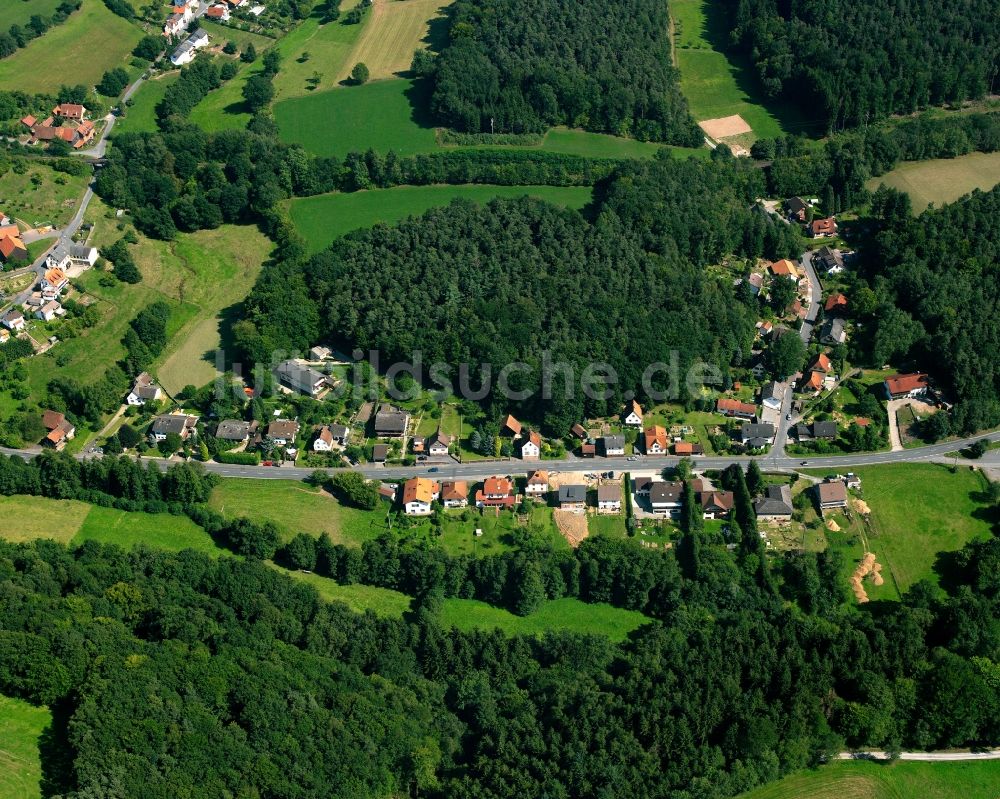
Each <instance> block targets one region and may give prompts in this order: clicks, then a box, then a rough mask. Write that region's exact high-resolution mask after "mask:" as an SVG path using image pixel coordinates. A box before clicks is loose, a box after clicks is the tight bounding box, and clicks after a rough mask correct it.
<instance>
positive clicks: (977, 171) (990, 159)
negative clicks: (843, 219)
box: [868, 152, 1000, 214]
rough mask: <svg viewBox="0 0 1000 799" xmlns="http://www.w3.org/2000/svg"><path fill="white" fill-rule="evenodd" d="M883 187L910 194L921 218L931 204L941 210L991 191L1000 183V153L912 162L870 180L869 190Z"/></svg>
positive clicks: (969, 154)
mask: <svg viewBox="0 0 1000 799" xmlns="http://www.w3.org/2000/svg"><path fill="white" fill-rule="evenodd" d="M883 183H884V184H885V185H886V186H890V187H892V188H894V189H898V190H899V191H904V192H906V193H907V194H909V195H910V202H911V204H912V205H913V212H914V213H915V214H919V213H921V212H922V211H924V210H926V209H927V206H929V205H930V204H931V203H934V205H935V206H937V207H940V206H942V205H944V204H945V203H950V202H954V201H955V200H957V199H959V198H960V197H962V196H963V195H965V194H969V193H970V192H971V191H973V190H974V189H982V190H983V191H989V190H990V189H992V188H993V187H994V186H996V185H997V184H998V183H1000V152H997V153H968V154H966V155H960V156H958V157H957V158H935V159H932V160H930V161H908V162H906V163H903V164H900V165H899V166H898V167H896V168H895V169H893V170H892V171H891V172H887V173H886V174H884V175H881V176H880V177H877V178H872V179H871V180H869V181H868V188H869V189H871V190H873V191H874V190H875V189H877V188H878V187H879V186H880V185H881V184H883Z"/></svg>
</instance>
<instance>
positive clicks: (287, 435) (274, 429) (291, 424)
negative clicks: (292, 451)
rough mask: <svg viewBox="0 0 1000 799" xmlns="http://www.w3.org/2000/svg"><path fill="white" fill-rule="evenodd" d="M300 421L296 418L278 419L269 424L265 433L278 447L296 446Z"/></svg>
mask: <svg viewBox="0 0 1000 799" xmlns="http://www.w3.org/2000/svg"><path fill="white" fill-rule="evenodd" d="M298 434H299V423H298V422H296V421H295V420H294V419H276V420H275V421H273V422H271V423H270V424H269V425H268V426H267V430H266V431H265V433H264V435H265V436H266V437H267V440H268V441H270V442H271V443H272V444H274V446H276V447H288V446H293V447H294V446H295V439H296V437H297V436H298Z"/></svg>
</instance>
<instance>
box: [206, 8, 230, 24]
mask: <svg viewBox="0 0 1000 799" xmlns="http://www.w3.org/2000/svg"><path fill="white" fill-rule="evenodd" d="M205 16H206V17H208V18H209V19H215V20H220V21H221V22H228V21H229V6H227V5H224V4H216V5H214V6H209V8H208V10H207V11H206V12H205Z"/></svg>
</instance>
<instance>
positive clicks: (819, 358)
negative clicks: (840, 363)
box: [806, 352, 833, 374]
mask: <svg viewBox="0 0 1000 799" xmlns="http://www.w3.org/2000/svg"><path fill="white" fill-rule="evenodd" d="M806 371H810V372H811V371H817V372H822V373H823V374H829V373H830V372H832V371H833V364H832V363H831V361H830V358H829V357H828V356H827V354H826V353H825V352H821V353H819V354H817V355H815V356H813V359H812V360H811V361H809V364H808V365H807V366H806Z"/></svg>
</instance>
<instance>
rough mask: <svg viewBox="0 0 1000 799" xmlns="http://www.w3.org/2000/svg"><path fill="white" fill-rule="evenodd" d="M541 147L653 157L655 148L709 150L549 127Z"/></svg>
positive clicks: (704, 153)
mask: <svg viewBox="0 0 1000 799" xmlns="http://www.w3.org/2000/svg"><path fill="white" fill-rule="evenodd" d="M541 149H542V150H546V151H548V152H552V153H566V154H568V155H583V156H586V157H588V158H652V157H653V156H655V155H656V153H657V152H659V151H660V150H663V149H667V150H669V151H670V152H671V154H672V155H675V156H678V157H687V156H689V155H694V156H696V157H698V158H708V156H709V155H710V153H711V151H710V150H709V149H708V148H707V147H702V148H698V149H695V148H691V147H671V146H669V145H665V144H656V143H655V142H644V141H636V140H635V139H626V138H624V137H623V136H611V135H609V134H607V133H591V132H590V131H586V130H576V129H570V128H552V129H551V130H549V132H548V133H546V134H545V139H544V140H543V141H542V146H541Z"/></svg>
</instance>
